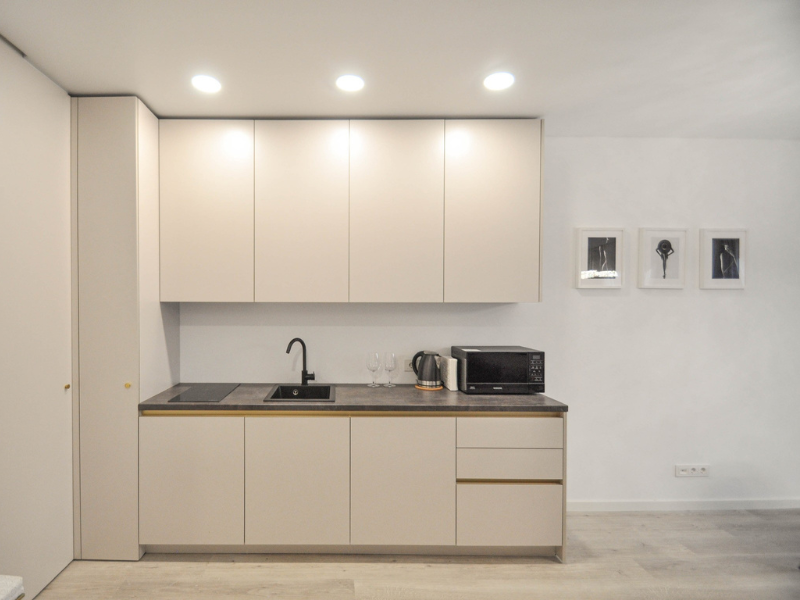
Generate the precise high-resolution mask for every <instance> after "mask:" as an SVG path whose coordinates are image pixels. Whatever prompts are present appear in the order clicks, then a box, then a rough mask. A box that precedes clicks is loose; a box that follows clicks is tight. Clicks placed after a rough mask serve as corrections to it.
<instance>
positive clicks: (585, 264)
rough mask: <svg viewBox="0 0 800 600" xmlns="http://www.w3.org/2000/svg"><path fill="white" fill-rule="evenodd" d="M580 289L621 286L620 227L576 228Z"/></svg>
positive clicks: (578, 283) (621, 235)
mask: <svg viewBox="0 0 800 600" xmlns="http://www.w3.org/2000/svg"><path fill="white" fill-rule="evenodd" d="M577 237H578V254H577V257H578V260H577V262H578V272H577V286H578V287H579V288H618V287H622V237H623V233H622V230H621V229H578V235H577Z"/></svg>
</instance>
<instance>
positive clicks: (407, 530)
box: [350, 417, 456, 546]
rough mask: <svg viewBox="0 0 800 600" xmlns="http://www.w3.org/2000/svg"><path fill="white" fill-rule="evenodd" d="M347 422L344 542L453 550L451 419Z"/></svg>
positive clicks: (357, 419)
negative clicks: (347, 485) (346, 525)
mask: <svg viewBox="0 0 800 600" xmlns="http://www.w3.org/2000/svg"><path fill="white" fill-rule="evenodd" d="M351 421H352V422H351V439H350V444H351V445H350V448H351V450H350V451H351V481H352V483H351V487H350V490H351V500H350V501H351V519H352V525H351V536H350V542H351V543H352V544H385V545H411V546H424V545H442V546H444V545H453V544H455V524H456V512H455V509H456V507H455V481H456V455H455V446H456V438H455V436H456V423H455V418H453V417H433V418H424V417H422V418H420V417H388V418H387V417H353V418H352V419H351Z"/></svg>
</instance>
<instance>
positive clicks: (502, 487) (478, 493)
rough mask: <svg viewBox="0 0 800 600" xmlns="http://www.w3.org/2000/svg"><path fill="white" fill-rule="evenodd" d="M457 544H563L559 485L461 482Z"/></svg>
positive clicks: (458, 491) (560, 487)
mask: <svg viewBox="0 0 800 600" xmlns="http://www.w3.org/2000/svg"><path fill="white" fill-rule="evenodd" d="M456 489H457V492H456V493H457V506H458V520H457V524H456V530H457V534H456V535H457V540H456V544H457V545H458V546H561V545H562V536H561V531H562V530H561V527H562V516H563V515H562V493H563V488H562V486H561V485H560V484H504V483H488V484H481V483H459V484H458V485H457V486H456Z"/></svg>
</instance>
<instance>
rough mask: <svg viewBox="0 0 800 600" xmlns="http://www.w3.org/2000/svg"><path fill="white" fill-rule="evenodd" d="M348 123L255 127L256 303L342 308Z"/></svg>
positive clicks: (283, 123) (345, 294)
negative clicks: (337, 304) (336, 305)
mask: <svg viewBox="0 0 800 600" xmlns="http://www.w3.org/2000/svg"><path fill="white" fill-rule="evenodd" d="M349 146H350V130H349V123H348V122H347V121H256V129H255V185H256V188H255V189H256V192H255V193H256V199H255V207H256V208H255V210H256V212H255V219H256V226H255V240H256V241H255V256H256V258H255V269H256V271H255V273H256V283H255V286H256V302H347V299H348V294H349V289H348V268H349V263H348V260H349V258H348V252H349V230H348V228H349V218H350V217H349V200H350V198H349V185H350V183H349V177H350V173H349V168H350V157H349Z"/></svg>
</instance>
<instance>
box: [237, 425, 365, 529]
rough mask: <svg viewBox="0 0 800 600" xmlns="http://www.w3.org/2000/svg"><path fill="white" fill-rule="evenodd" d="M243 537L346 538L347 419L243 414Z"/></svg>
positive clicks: (347, 491)
mask: <svg viewBox="0 0 800 600" xmlns="http://www.w3.org/2000/svg"><path fill="white" fill-rule="evenodd" d="M245 439H246V440H247V444H246V452H245V464H246V465H247V466H246V470H245V514H246V515H247V521H246V529H245V542H246V543H247V544H266V545H272V544H290V545H291V544H308V545H326V544H335V545H347V544H349V543H350V418H349V417H304V416H297V417H272V418H270V417H247V418H246V419H245Z"/></svg>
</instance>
